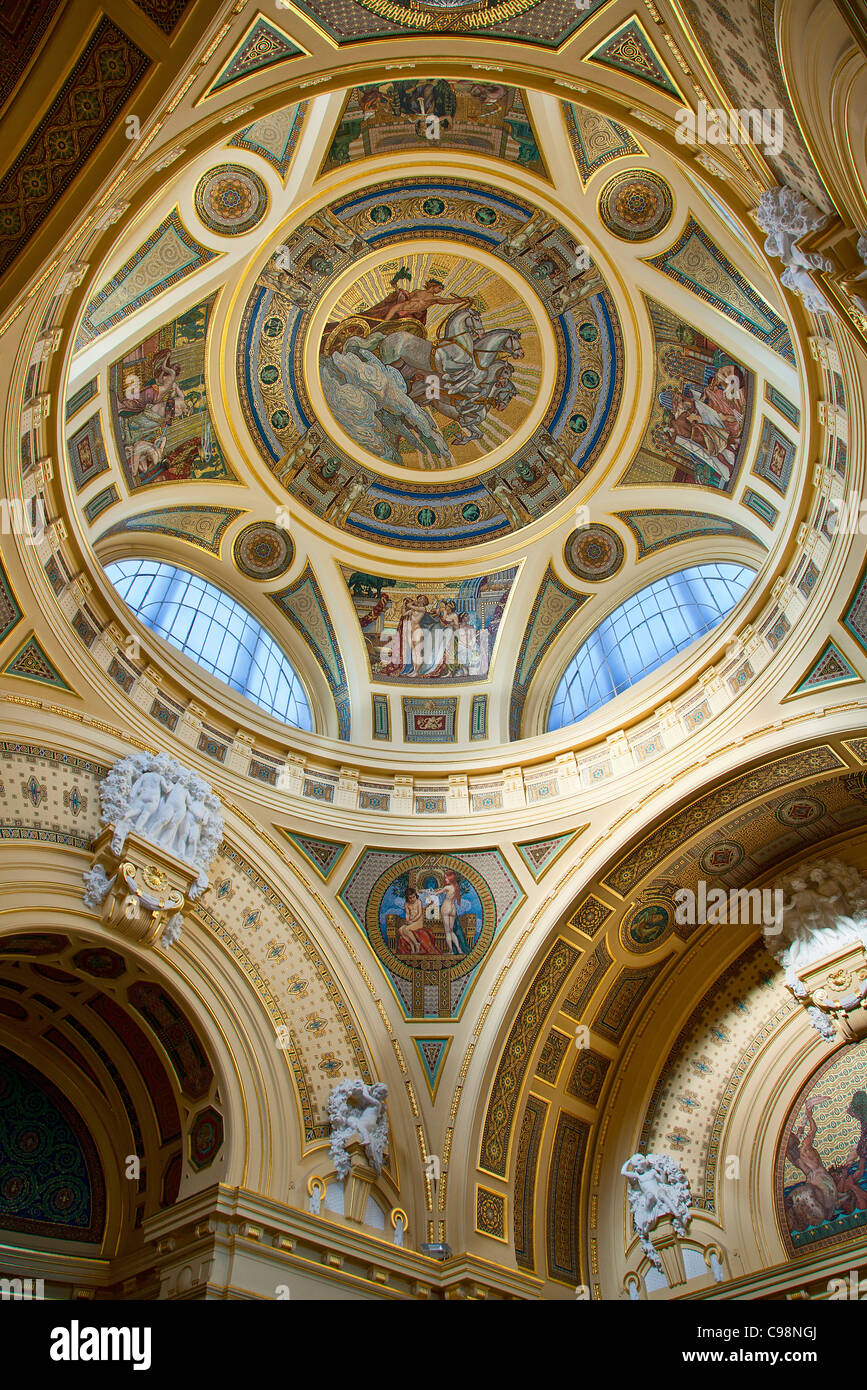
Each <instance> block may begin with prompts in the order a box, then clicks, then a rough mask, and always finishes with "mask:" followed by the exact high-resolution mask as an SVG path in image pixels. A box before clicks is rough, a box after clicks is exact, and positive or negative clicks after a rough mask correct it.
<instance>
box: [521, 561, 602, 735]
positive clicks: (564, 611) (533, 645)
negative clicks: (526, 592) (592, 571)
mask: <svg viewBox="0 0 867 1390" xmlns="http://www.w3.org/2000/svg"><path fill="white" fill-rule="evenodd" d="M588 597H589V595H588V594H578V593H576V592H575V590H574V589H567V588H566V586H565V584H561V583H560V580H559V579H558V578H557V576H556V575H555V573H554V571H553V569H552V567H551V566H550V565H549V566H548V569H547V572H546V574H545V576H544V578H543V579H542V582H541V584H540V585H539V590H538V592H537V594H536V597H535V599H534V601H533V607H532V608H531V609H530V614H529V617H528V619H527V626H526V628H525V629H524V636H523V639H522V641H521V650H520V652H519V653H518V660H517V663H516V666H515V678H514V681H513V683H512V693H511V696H510V698H509V738H510V739H516V738H520V737H521V719H522V716H523V713H524V703H525V701H526V699H527V692H528V691H529V689H530V682H531V681H532V679H533V676H534V675H535V674H536V668H537V667H538V665H539V663H540V661H541V660H542V657H543V656H544V655H545V652H546V651H547V649H548V647H549V646H550V644H551V643H552V642H553V641H554V638H555V637H556V636H557V634H558V633H559V632H560V631H561V630H562V629H563V628H564V627H565V625H566V623H568V621H569V619H570V618H572V617H574V615H575V614H576V613H577V612H578V609H579V608H580V607H581V606H582V604H584V603H586V602H587V599H588Z"/></svg>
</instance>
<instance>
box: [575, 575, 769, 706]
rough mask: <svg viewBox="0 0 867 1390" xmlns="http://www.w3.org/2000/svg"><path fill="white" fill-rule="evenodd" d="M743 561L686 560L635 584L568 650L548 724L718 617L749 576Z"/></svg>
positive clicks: (623, 685)
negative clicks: (572, 652)
mask: <svg viewBox="0 0 867 1390" xmlns="http://www.w3.org/2000/svg"><path fill="white" fill-rule="evenodd" d="M754 577H755V575H754V571H753V570H751V569H748V568H747V566H746V565H733V564H732V565H693V566H692V568H691V569H686V570H679V571H678V572H677V573H676V574H668V575H666V576H665V578H664V579H657V580H654V582H653V583H652V584H648V585H647V587H646V588H645V589H640V590H639V591H638V593H637V594H633V596H632V598H629V599H627V600H626V602H625V603H622V604H621V605H620V607H619V608H615V610H614V612H613V613H609V615H608V617H607V618H605V619H604V620H603V622H601V623H600V624H599V626H598V627H597V628H596V630H595V632H592V633H591V634H590V636H589V637H588V638H587V641H586V642H585V643H584V645H583V646H582V647H580V648H579V649H578V651H577V652H576V653H575V655H574V656H573V658H572V660H571V661H570V662H569V665H568V666H567V667H566V670H565V671H564V673H563V679H562V680H561V681H560V684H559V685H558V686H557V689H556V691H555V692H554V699H553V701H552V703H551V713H550V714H549V716H548V729H549V730H552V729H562V728H563V727H564V725H566V724H574V723H576V722H577V720H579V719H583V718H584V717H585V716H586V715H588V714H592V713H593V711H594V710H597V709H601V707H602V706H603V705H604V704H607V702H608V701H609V700H613V699H614V697H615V695H619V694H621V692H622V691H624V690H626V689H627V688H628V687H629V686H630V685H635V683H636V681H640V680H641V678H642V676H647V675H649V674H650V672H651V671H655V670H656V669H657V667H658V666H662V665H663V663H664V662H666V661H668V660H669V658H670V657H672V656H675V655H676V654H677V652H679V651H682V650H683V648H684V647H688V646H689V644H690V642H695V641H696V639H697V638H699V637H703V636H704V634H705V633H706V632H710V630H711V628H712V627H716V625H717V623H719V622H722V620H723V618H724V617H725V616H726V614H728V613H730V612H731V610H732V609H733V608H734V607H735V605H736V604H737V603H738V601H739V600H740V599H741V598H742V597H743V595H744V594H745V593H746V591H747V589H748V588H749V586H750V584H751V583H752V581H753V579H754Z"/></svg>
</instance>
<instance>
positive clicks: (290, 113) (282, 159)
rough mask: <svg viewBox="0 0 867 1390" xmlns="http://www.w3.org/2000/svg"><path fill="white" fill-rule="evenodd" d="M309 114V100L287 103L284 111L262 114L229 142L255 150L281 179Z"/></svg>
mask: <svg viewBox="0 0 867 1390" xmlns="http://www.w3.org/2000/svg"><path fill="white" fill-rule="evenodd" d="M306 113H307V102H306V101H299V102H294V103H293V104H292V106H284V107H283V110H282V111H273V112H272V113H271V114H270V116H262V117H260V119H259V120H258V121H254V122H253V124H252V125H248V126H245V127H244V129H243V130H242V131H239V133H238V134H237V135H236V136H234V137H233V138H232V139H231V140H230V141H229V144H230V145H232V146H234V148H235V149H238V150H252V151H253V153H254V154H258V155H261V156H262V158H263V159H267V161H268V163H269V164H271V165H272V166H273V167H274V168H275V169H276V170H277V172H278V174H279V175H280V177H281V179H285V178H286V175H287V174H288V172H289V165H290V164H291V163H292V155H293V153H294V150H295V146H296V145H297V144H298V136H299V135H300V134H301V127H302V126H303V124H304V117H305V115H306Z"/></svg>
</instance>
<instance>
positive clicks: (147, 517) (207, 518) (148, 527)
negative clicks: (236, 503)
mask: <svg viewBox="0 0 867 1390" xmlns="http://www.w3.org/2000/svg"><path fill="white" fill-rule="evenodd" d="M240 515H241V512H240V511H239V510H238V508H237V507H216V506H205V507H158V508H156V509H155V510H154V511H150V512H139V513H138V515H137V516H128V517H126V519H125V520H124V521H119V522H118V523H117V525H116V526H110V527H109V529H108V530H107V531H105V532H103V535H102V536H100V540H104V539H105V537H106V536H115V535H117V534H118V533H119V532H122V531H153V532H156V533H157V534H158V535H160V536H175V537H177V539H178V540H181V541H189V543H190V545H197V546H198V547H199V549H200V550H207V551H209V552H210V554H211V555H219V553H220V542H221V541H222V539H223V535H224V534H225V531H226V527H227V526H231V524H232V522H233V521H234V520H235V517H237V516H240Z"/></svg>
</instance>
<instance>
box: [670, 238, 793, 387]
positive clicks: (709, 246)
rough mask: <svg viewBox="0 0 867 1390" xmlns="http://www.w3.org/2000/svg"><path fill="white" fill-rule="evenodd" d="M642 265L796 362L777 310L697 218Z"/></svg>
mask: <svg viewBox="0 0 867 1390" xmlns="http://www.w3.org/2000/svg"><path fill="white" fill-rule="evenodd" d="M644 264H645V265H652V266H654V267H655V269H656V270H660V271H662V274H663V275H667V276H668V277H669V279H670V280H674V281H675V282H676V283H677V284H678V285H683V286H685V288H686V289H688V290H691V291H692V293H693V294H697V295H698V297H699V299H703V300H704V301H705V303H706V304H712V305H713V307H714V308H715V309H718V310H719V311H720V313H721V314H725V316H726V318H728V319H731V320H732V322H733V323H736V324H738V325H739V326H740V327H741V328H745V329H746V330H747V332H748V333H752V335H753V337H754V338H758V340H759V342H761V343H764V344H765V346H766V347H769V348H773V350H774V352H778V353H779V354H780V356H781V357H784V358H785V359H786V361H787V362H791V363H792V365H793V366H794V364H795V354H794V351H793V349H792V340H791V338H790V337H789V331H788V329H787V328H786V325H785V323H784V322H783V320H782V319H781V318H780V316H779V314H776V313H774V310H773V309H772V308H771V306H770V305H769V304H768V302H767V300H765V299H763V298H762V296H761V295H760V294H759V293H758V292H757V291H756V290H754V289H753V287H752V285H751V284H750V283H749V281H748V280H745V279H744V277H743V275H741V273H740V271H739V270H738V268H737V266H734V265H732V263H731V261H730V260H729V259H728V257H727V256H726V255H725V253H724V252H723V251H721V250H720V248H719V247H718V246H717V245H716V243H715V242H714V241H713V240H712V239H711V237H710V236H708V234H707V232H706V231H705V230H704V228H703V227H702V226H700V225H699V223H698V222H696V220H695V218H694V217H689V218H687V222H686V226H685V227H684V229H683V231H682V232H681V234H680V236H679V237H678V239H677V241H676V242H675V243H674V245H673V246H669V248H668V250H667V251H662V252H660V254H659V255H658V256H649V257H648V258H647V260H646V261H645V262H644Z"/></svg>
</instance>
